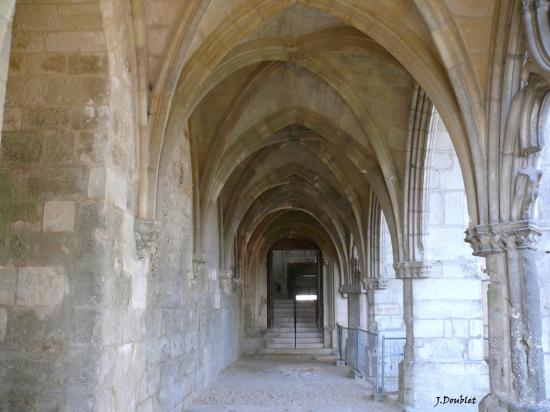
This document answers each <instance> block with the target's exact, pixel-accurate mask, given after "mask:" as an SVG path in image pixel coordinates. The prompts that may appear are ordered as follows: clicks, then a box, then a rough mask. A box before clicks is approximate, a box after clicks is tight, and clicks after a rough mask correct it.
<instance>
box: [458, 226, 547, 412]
mask: <svg viewBox="0 0 550 412" xmlns="http://www.w3.org/2000/svg"><path fill="white" fill-rule="evenodd" d="M466 233H467V237H466V241H467V242H469V243H471V245H472V247H473V249H474V255H477V256H484V257H485V258H486V261H487V273H488V274H489V277H490V284H489V290H488V306H489V310H488V315H489V365H490V384H491V393H490V394H489V395H487V396H486V397H485V398H484V399H483V401H482V402H481V405H480V411H484V412H485V411H486V412H489V411H490V412H504V411H506V412H508V411H514V412H524V411H548V410H549V408H550V405H549V404H548V402H547V401H545V399H546V393H545V376H544V361H543V354H542V343H541V306H540V305H541V303H540V295H539V282H538V274H537V266H536V264H535V259H534V250H535V246H536V245H535V243H536V238H537V236H538V235H540V231H539V230H538V228H537V227H536V226H535V225H533V224H532V223H531V222H527V221H523V222H511V223H501V224H496V225H480V226H476V227H472V228H470V229H468V231H467V232H466Z"/></svg>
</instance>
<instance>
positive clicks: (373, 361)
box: [337, 325, 405, 393]
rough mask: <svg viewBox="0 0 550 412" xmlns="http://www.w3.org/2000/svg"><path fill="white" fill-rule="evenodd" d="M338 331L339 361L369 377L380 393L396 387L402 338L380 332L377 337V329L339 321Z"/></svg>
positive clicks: (368, 379) (361, 375)
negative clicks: (350, 325)
mask: <svg viewBox="0 0 550 412" xmlns="http://www.w3.org/2000/svg"><path fill="white" fill-rule="evenodd" d="M337 333H338V356H339V358H340V361H342V362H344V363H345V364H346V365H348V366H349V367H350V368H351V369H352V371H353V373H354V375H355V376H359V377H362V378H364V379H366V380H367V381H369V382H370V383H371V384H372V385H373V386H374V387H375V388H376V391H377V392H379V393H392V392H397V391H398V383H399V362H401V360H402V359H403V355H404V346H405V338H402V337H386V336H382V338H381V340H379V336H378V334H377V333H374V332H369V331H366V330H363V329H357V328H346V327H344V326H341V325H337ZM379 350H381V351H382V353H381V356H380V354H379Z"/></svg>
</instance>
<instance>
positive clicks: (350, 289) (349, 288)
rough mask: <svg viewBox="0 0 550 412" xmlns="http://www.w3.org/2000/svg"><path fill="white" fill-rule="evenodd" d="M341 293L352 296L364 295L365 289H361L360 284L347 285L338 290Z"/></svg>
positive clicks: (361, 285)
mask: <svg viewBox="0 0 550 412" xmlns="http://www.w3.org/2000/svg"><path fill="white" fill-rule="evenodd" d="M340 292H341V293H346V294H348V295H349V294H354V293H365V292H366V289H365V288H364V287H363V284H362V283H349V284H345V285H342V287H341V288H340Z"/></svg>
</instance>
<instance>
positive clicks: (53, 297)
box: [0, 0, 239, 411]
mask: <svg viewBox="0 0 550 412" xmlns="http://www.w3.org/2000/svg"><path fill="white" fill-rule="evenodd" d="M129 5H130V3H129V2H110V1H100V2H96V1H88V2H85V3H78V4H75V3H74V2H73V1H69V0H67V1H62V0H60V1H56V2H55V3H44V4H34V3H27V2H22V3H21V4H18V8H17V14H16V16H15V20H14V24H13V42H12V53H11V61H10V72H9V79H8V83H7V93H6V104H5V106H6V107H5V111H4V113H5V116H4V124H3V126H4V127H3V135H2V136H3V137H2V146H1V153H2V158H1V162H0V192H1V193H2V196H1V197H0V353H1V359H2V360H1V361H0V371H1V372H0V409H2V410H4V409H5V410H56V409H59V410H79V411H88V410H89V411H96V410H101V411H128V410H151V409H153V410H176V409H178V410H181V408H182V406H183V405H184V404H185V403H186V402H188V401H189V400H190V399H191V397H192V393H193V392H194V391H195V390H196V389H197V388H199V387H203V386H204V385H206V384H207V383H209V382H210V381H211V380H212V378H213V376H215V374H216V373H217V372H218V371H219V370H220V369H221V368H223V367H225V366H226V365H227V364H228V363H230V362H231V361H232V360H234V359H235V358H236V356H237V355H238V330H239V323H238V309H237V308H238V303H237V297H236V296H235V294H234V293H233V291H232V288H227V287H226V285H225V284H224V283H223V282H222V281H221V280H219V279H218V278H217V277H216V278H213V277H212V276H210V277H209V275H208V271H207V273H198V274H195V273H194V270H193V262H192V247H193V246H192V245H193V242H192V240H193V239H192V219H191V200H190V199H191V196H192V194H191V193H192V190H191V184H192V183H191V172H190V154H189V146H188V141H187V138H186V136H184V135H182V136H181V138H180V139H179V143H178V146H177V147H176V148H175V150H174V151H173V153H172V155H171V158H170V162H171V163H170V165H169V167H168V168H167V170H168V172H167V173H166V174H165V175H163V176H160V180H161V185H160V186H159V187H160V188H161V192H160V193H159V194H158V199H159V200H158V201H159V206H158V214H157V222H153V221H148V220H142V219H138V218H136V215H137V173H136V170H137V162H138V156H137V142H138V136H137V130H136V124H137V122H136V115H135V107H134V104H135V101H136V99H135V93H136V90H137V87H136V78H135V75H136V70H135V56H134V54H133V53H134V52H133V32H132V30H133V28H132V20H131V10H129ZM0 9H1V7H0ZM159 232H160V235H159ZM156 236H159V240H158V243H157V241H156V240H155V238H156ZM210 264H211V265H213V266H212V267H213V268H214V269H215V267H216V265H217V262H214V263H212V262H211V263H210ZM197 275H198V276H197ZM220 291H221V292H220Z"/></svg>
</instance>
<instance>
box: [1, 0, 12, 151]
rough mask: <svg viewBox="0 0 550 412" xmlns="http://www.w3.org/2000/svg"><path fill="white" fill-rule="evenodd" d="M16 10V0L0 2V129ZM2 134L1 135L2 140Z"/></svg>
mask: <svg viewBox="0 0 550 412" xmlns="http://www.w3.org/2000/svg"><path fill="white" fill-rule="evenodd" d="M14 11H15V0H4V1H2V4H0V130H1V125H2V124H3V122H4V120H3V119H4V99H5V97H6V82H7V80H8V65H9V61H10V50H11V25H12V20H13V14H14ZM1 141H2V136H1V135H0V142H1Z"/></svg>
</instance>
